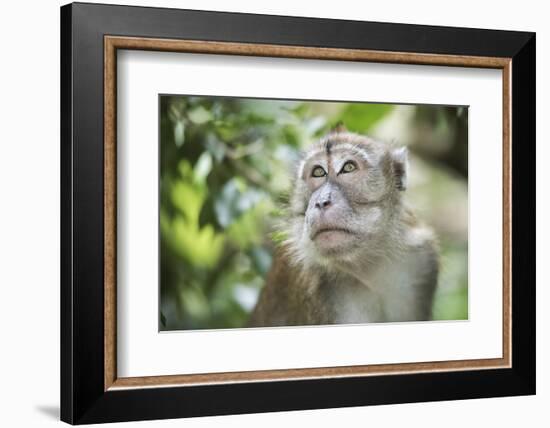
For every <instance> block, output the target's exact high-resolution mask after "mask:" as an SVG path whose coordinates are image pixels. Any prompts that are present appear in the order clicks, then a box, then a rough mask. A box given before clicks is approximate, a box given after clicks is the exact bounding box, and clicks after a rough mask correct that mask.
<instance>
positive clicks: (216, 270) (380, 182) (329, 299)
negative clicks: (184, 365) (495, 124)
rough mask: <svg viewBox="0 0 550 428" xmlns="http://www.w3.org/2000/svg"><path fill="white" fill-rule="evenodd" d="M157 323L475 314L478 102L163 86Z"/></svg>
mask: <svg viewBox="0 0 550 428" xmlns="http://www.w3.org/2000/svg"><path fill="white" fill-rule="evenodd" d="M159 123H160V130H159V140H160V141H159V150H160V156H159V158H160V165H159V167H160V168H159V169H160V172H159V173H160V178H159V180H160V183H159V186H160V188H159V189H160V191H159V194H160V200H159V228H160V234H159V235H160V243H159V246H160V260H159V263H160V308H159V329H160V330H161V331H169V330H189V329H226V328H244V327H281V326H307V325H329V324H363V323H380V322H414V321H416V322H418V321H432V320H433V321H437V320H465V319H468V108H467V107H466V106H439V105H402V104H380V103H368V102H334V101H330V102H326V101H317V100H282V99H257V98H237V97H213V96H194V95H192V96H188V95H160V96H159Z"/></svg>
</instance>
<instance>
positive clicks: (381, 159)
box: [293, 133, 406, 261]
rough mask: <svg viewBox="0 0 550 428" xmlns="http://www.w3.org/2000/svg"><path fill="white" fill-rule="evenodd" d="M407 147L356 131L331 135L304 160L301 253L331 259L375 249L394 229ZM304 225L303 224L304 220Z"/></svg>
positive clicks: (298, 201)
mask: <svg viewBox="0 0 550 428" xmlns="http://www.w3.org/2000/svg"><path fill="white" fill-rule="evenodd" d="M405 161H406V151H403V150H402V149H397V151H395V150H394V151H392V150H390V149H389V148H388V147H387V146H385V145H384V144H382V143H378V142H375V141H373V140H370V139H367V138H366V137H361V136H358V135H355V134H349V133H345V134H336V135H332V136H331V135H330V134H329V136H328V137H327V138H326V139H325V140H322V141H321V143H320V144H318V145H316V146H314V147H313V148H312V149H311V150H310V152H309V154H308V155H306V157H305V158H304V160H303V161H302V163H301V164H300V167H299V171H298V177H297V182H296V191H295V196H294V198H293V209H294V210H296V211H298V212H302V213H303V217H302V221H301V222H300V221H297V222H296V223H297V224H295V229H298V230H296V231H295V232H299V233H300V236H301V238H300V240H299V243H300V246H301V251H302V252H305V253H306V254H311V256H312V258H314V259H316V260H318V259H319V256H320V257H321V258H324V259H325V260H330V261H343V260H347V261H350V260H352V259H353V258H354V257H356V256H365V254H366V253H368V252H369V250H370V251H372V252H375V251H376V248H378V246H379V243H380V242H381V241H383V240H384V237H385V236H386V234H387V233H388V229H389V228H388V225H389V222H390V220H391V217H392V211H393V208H394V205H395V201H396V197H397V196H396V194H397V192H396V190H403V189H404V187H405V186H404V172H405V163H404V162H405ZM300 223H301V224H300Z"/></svg>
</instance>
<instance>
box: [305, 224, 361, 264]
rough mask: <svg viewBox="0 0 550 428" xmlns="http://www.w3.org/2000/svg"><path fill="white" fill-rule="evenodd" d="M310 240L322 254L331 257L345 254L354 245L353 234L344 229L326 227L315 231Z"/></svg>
mask: <svg viewBox="0 0 550 428" xmlns="http://www.w3.org/2000/svg"><path fill="white" fill-rule="evenodd" d="M312 241H313V243H314V245H315V248H316V250H317V251H318V252H319V253H320V254H321V255H323V256H325V257H329V258H333V257H337V258H339V257H338V256H342V255H345V254H346V252H347V251H351V250H352V249H353V248H354V247H355V242H354V241H355V236H354V234H353V233H351V232H350V231H348V230H344V229H326V230H321V231H319V232H317V233H316V234H315V235H314V236H313V237H312Z"/></svg>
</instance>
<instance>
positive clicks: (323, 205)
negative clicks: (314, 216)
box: [315, 199, 331, 210]
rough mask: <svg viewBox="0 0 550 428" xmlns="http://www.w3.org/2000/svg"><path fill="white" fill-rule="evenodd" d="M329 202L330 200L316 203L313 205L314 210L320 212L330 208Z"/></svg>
mask: <svg viewBox="0 0 550 428" xmlns="http://www.w3.org/2000/svg"><path fill="white" fill-rule="evenodd" d="M330 204H331V202H330V199H323V200H322V201H317V202H316V203H315V208H318V209H320V210H323V209H326V208H328V207H329V206H330Z"/></svg>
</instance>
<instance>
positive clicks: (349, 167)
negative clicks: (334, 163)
mask: <svg viewBox="0 0 550 428" xmlns="http://www.w3.org/2000/svg"><path fill="white" fill-rule="evenodd" d="M356 169H357V167H356V166H355V164H354V163H353V162H351V161H348V162H346V163H345V164H344V166H343V167H342V169H341V170H340V173H343V174H346V173H348V172H352V171H355V170H356Z"/></svg>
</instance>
